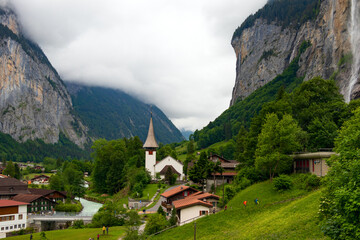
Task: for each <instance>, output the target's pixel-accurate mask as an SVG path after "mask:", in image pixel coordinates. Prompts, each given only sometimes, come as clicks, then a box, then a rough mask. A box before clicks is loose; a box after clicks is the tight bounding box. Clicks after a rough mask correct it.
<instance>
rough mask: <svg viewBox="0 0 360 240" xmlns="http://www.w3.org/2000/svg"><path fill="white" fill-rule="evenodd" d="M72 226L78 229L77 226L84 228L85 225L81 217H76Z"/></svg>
mask: <svg viewBox="0 0 360 240" xmlns="http://www.w3.org/2000/svg"><path fill="white" fill-rule="evenodd" d="M72 226H73V228H75V229H79V228H84V227H85V225H84V221H83V220H82V219H78V220H75V221H74V222H73V225H72Z"/></svg>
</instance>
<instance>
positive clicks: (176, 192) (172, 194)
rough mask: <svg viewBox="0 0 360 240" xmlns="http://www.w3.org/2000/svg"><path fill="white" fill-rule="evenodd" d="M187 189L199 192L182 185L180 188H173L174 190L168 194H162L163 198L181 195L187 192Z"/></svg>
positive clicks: (167, 192)
mask: <svg viewBox="0 0 360 240" xmlns="http://www.w3.org/2000/svg"><path fill="white" fill-rule="evenodd" d="M187 189H193V190H195V191H198V190H196V189H195V188H191V187H189V186H185V185H181V186H178V187H176V188H173V189H171V190H169V191H166V192H164V193H162V194H161V196H163V197H166V198H169V197H171V196H174V195H175V194H178V193H181V192H183V191H185V190H187Z"/></svg>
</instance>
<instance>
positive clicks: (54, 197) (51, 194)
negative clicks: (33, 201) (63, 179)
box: [29, 188, 67, 203]
mask: <svg viewBox="0 0 360 240" xmlns="http://www.w3.org/2000/svg"><path fill="white" fill-rule="evenodd" d="M29 191H30V193H31V194H34V195H40V196H43V197H45V198H48V199H50V200H51V201H53V202H57V201H62V202H64V203H65V200H66V197H67V196H66V192H63V191H56V190H49V189H41V188H29Z"/></svg>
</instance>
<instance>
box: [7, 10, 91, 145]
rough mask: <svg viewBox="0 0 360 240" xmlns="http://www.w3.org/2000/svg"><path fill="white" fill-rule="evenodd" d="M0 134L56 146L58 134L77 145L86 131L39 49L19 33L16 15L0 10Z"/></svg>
mask: <svg viewBox="0 0 360 240" xmlns="http://www.w3.org/2000/svg"><path fill="white" fill-rule="evenodd" d="M0 23H1V25H0V131H1V132H4V133H7V134H10V135H11V136H12V137H13V138H14V139H16V140H18V141H22V142H23V141H26V140H28V139H32V140H34V139H42V140H44V142H46V143H56V142H58V140H59V134H60V132H62V133H64V134H65V136H66V137H68V138H69V139H70V140H71V141H73V142H74V143H76V144H77V145H79V146H84V144H85V143H86V141H87V137H86V128H85V127H84V126H83V124H82V123H81V122H80V121H79V120H78V119H77V118H75V117H74V116H73V115H72V111H73V108H72V102H71V98H70V96H69V94H68V92H67V90H66V87H65V85H64V84H63V82H62V80H61V79H60V77H59V75H58V74H57V72H56V71H55V69H54V68H53V67H52V66H51V64H50V63H49V61H48V60H47V58H46V56H45V55H44V53H43V52H42V51H41V49H40V48H39V47H38V46H37V45H36V44H34V43H32V42H31V41H30V40H28V39H26V38H25V37H24V36H23V35H22V32H21V26H20V25H19V24H18V22H17V20H16V15H15V14H14V13H13V12H12V11H11V10H9V9H0Z"/></svg>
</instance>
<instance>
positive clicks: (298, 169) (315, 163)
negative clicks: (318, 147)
mask: <svg viewBox="0 0 360 240" xmlns="http://www.w3.org/2000/svg"><path fill="white" fill-rule="evenodd" d="M334 154H336V153H334V152H313V153H299V154H294V155H291V157H292V158H293V159H294V173H308V172H309V173H312V174H315V175H316V176H318V177H322V176H325V175H326V174H327V172H328V171H329V166H328V165H327V164H326V159H328V158H330V157H331V156H332V155H334Z"/></svg>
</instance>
